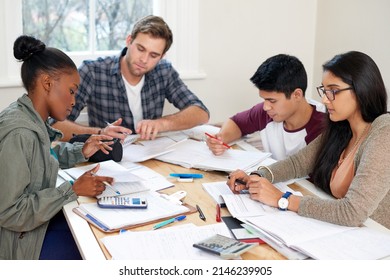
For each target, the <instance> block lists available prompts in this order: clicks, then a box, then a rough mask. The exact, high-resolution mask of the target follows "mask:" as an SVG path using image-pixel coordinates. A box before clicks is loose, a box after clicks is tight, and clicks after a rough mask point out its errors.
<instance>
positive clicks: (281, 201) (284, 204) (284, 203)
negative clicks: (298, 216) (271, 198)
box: [278, 197, 288, 209]
mask: <svg viewBox="0 0 390 280" xmlns="http://www.w3.org/2000/svg"><path fill="white" fill-rule="evenodd" d="M278 206H279V208H280V209H287V207H288V200H287V198H284V197H282V198H281V199H279V201H278Z"/></svg>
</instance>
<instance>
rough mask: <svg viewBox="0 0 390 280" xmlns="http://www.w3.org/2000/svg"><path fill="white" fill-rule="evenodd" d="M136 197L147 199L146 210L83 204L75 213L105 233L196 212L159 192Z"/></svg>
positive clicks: (75, 209)
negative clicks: (173, 201)
mask: <svg viewBox="0 0 390 280" xmlns="http://www.w3.org/2000/svg"><path fill="white" fill-rule="evenodd" d="M134 197H141V198H143V199H146V201H147V202H148V207H147V208H145V209H133V208H132V209H107V208H100V207H99V206H98V205H97V203H96V202H94V203H81V204H80V205H79V206H78V207H75V208H74V209H73V211H74V212H75V213H76V214H78V215H79V216H81V217H82V218H84V219H85V220H87V221H88V222H90V223H91V224H93V225H94V226H96V227H97V228H98V229H100V230H101V231H104V232H114V231H119V230H120V229H127V228H133V227H138V226H142V225H147V224H149V223H152V222H157V221H160V220H162V219H166V218H171V217H175V216H177V215H183V214H187V213H194V212H196V209H195V208H194V207H192V206H190V205H188V204H183V205H179V204H176V203H172V202H171V201H169V200H168V199H165V198H164V197H162V196H161V195H160V194H159V193H157V192H150V191H148V192H142V193H137V194H134Z"/></svg>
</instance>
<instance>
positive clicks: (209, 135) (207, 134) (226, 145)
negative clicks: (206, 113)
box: [204, 132, 231, 149]
mask: <svg viewBox="0 0 390 280" xmlns="http://www.w3.org/2000/svg"><path fill="white" fill-rule="evenodd" d="M204 134H206V136H208V137H210V138H213V139H216V140H218V141H221V140H219V139H218V138H217V137H215V136H213V135H211V134H209V133H207V132H205V133H204ZM222 145H224V146H225V147H226V148H228V149H230V148H231V146H229V145H228V144H226V143H225V142H222Z"/></svg>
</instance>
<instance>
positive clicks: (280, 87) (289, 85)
mask: <svg viewBox="0 0 390 280" xmlns="http://www.w3.org/2000/svg"><path fill="white" fill-rule="evenodd" d="M250 80H251V81H252V83H253V84H254V85H255V86H256V87H257V88H258V89H259V90H265V91H276V92H283V93H284V94H285V95H286V98H290V96H291V94H292V93H293V92H294V91H295V90H296V89H297V88H299V89H301V90H302V92H303V95H305V91H306V89H307V74H306V70H305V67H304V66H303V64H302V62H301V61H300V60H299V59H298V58H296V57H295V56H291V55H287V54H278V55H275V56H272V57H270V58H268V59H267V60H266V61H264V62H263V63H262V64H261V65H260V66H259V68H258V69H257V71H256V73H255V74H254V75H253V77H252V78H250Z"/></svg>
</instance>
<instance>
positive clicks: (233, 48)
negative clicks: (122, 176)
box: [0, 0, 390, 122]
mask: <svg viewBox="0 0 390 280" xmlns="http://www.w3.org/2000/svg"><path fill="white" fill-rule="evenodd" d="M1 5H2V1H1V2H0V8H1ZM2 10H3V9H0V11H2ZM3 11H4V10H3ZM389 11H390V1H387V0H341V1H340V0H337V1H336V0H317V1H314V0H273V1H269V0H245V1H237V0H199V15H200V26H199V32H200V34H199V47H200V50H199V51H200V67H201V68H202V70H203V72H204V73H206V78H205V79H199V80H188V81H186V83H187V84H188V86H189V87H190V89H191V90H193V91H194V92H195V93H196V94H197V95H198V96H199V97H200V98H201V99H202V100H203V101H204V102H205V104H206V106H207V107H208V108H209V109H210V111H211V122H222V121H224V120H225V119H226V118H228V117H230V116H231V115H232V114H234V113H236V112H238V111H241V110H244V109H247V108H249V107H251V106H253V105H254V104H256V103H257V102H259V101H260V99H259V97H258V92H257V89H256V88H255V87H254V86H253V85H252V83H251V82H250V81H249V78H250V77H251V76H252V75H253V73H254V72H255V71H256V69H257V67H258V66H259V65H260V64H261V63H262V62H263V61H264V60H265V59H267V58H268V57H270V56H272V55H275V54H278V53H288V54H291V55H295V56H297V57H298V58H299V59H301V61H302V62H303V63H304V65H305V67H306V71H307V72H308V76H309V84H308V90H307V93H306V94H307V96H308V97H314V98H316V96H317V93H316V92H315V86H316V85H318V84H319V83H320V82H321V72H322V71H321V64H322V63H323V62H325V61H326V60H328V59H330V58H331V57H332V56H334V55H335V54H337V53H340V52H343V51H346V50H352V49H355V50H361V51H364V52H366V53H367V54H369V55H371V56H372V57H373V59H374V60H375V61H376V62H377V63H378V66H379V68H380V69H381V71H382V74H383V77H384V80H385V83H386V85H388V86H389V85H390V61H389V59H388V53H389V49H390V32H389V29H390V17H389V16H388V12H389ZM0 26H2V27H0V37H2V36H3V35H4V34H5V33H6V31H5V30H4V25H3V24H2V18H1V17H0ZM0 53H1V54H3V55H2V57H0V63H2V62H3V61H4V55H5V54H7V53H9V52H8V51H7V52H6V50H5V49H4V46H2V44H1V43H0ZM0 68H1V67H0ZM0 71H1V70H0ZM0 73H1V72H0ZM0 86H1V84H0ZM23 92H24V90H23V88H0V110H1V109H3V108H4V107H6V106H7V105H8V104H9V103H10V102H11V101H14V100H15V99H16V98H17V97H19V96H20V95H21V94H22V93H23ZM173 111H175V110H174V109H173V108H172V107H171V106H167V108H166V110H165V112H167V113H168V112H173Z"/></svg>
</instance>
